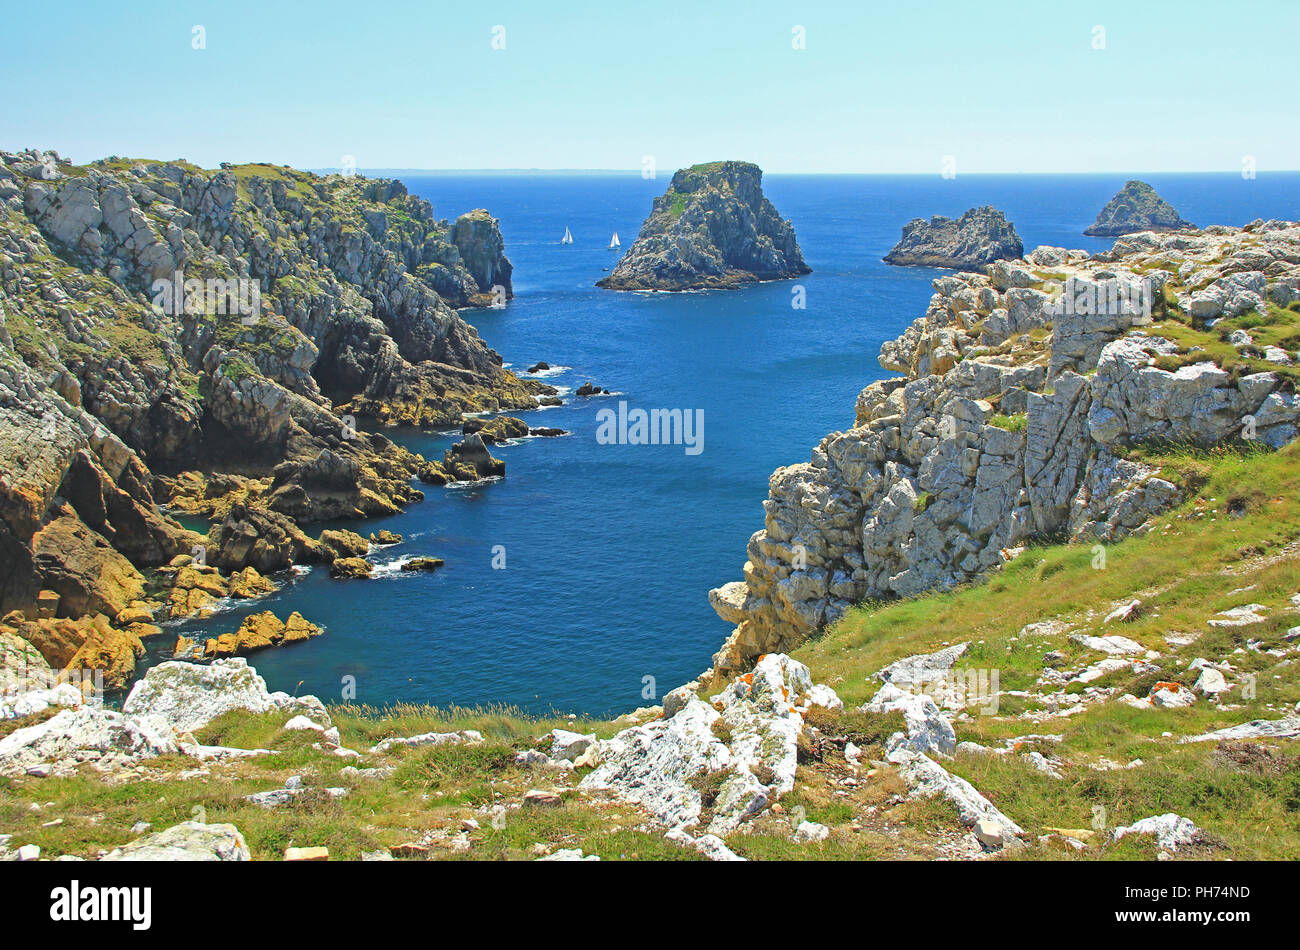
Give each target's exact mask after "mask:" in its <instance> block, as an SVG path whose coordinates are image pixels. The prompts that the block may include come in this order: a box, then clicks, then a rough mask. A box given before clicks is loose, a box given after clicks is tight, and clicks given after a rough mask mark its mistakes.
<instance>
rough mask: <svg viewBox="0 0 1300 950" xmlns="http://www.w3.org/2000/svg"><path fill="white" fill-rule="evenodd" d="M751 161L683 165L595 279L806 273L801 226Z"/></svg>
mask: <svg viewBox="0 0 1300 950" xmlns="http://www.w3.org/2000/svg"><path fill="white" fill-rule="evenodd" d="M762 178H763V172H762V171H761V170H760V169H759V167H758V166H757V165H754V164H752V163H750V162H735V161H731V162H709V163H707V164H703V165H693V166H691V167H690V168H683V169H681V170H680V171H678V172H677V173H676V174H675V175H673V180H672V183H671V184H670V185H669V186H668V190H667V191H666V192H665V193H664V194H662V195H660V196H659V197H658V198H656V199H655V201H654V208H653V210H652V211H651V212H650V216H649V217H648V218H646V220H645V223H644V224H642V225H641V232H640V234H638V235H637V239H636V241H635V243H633V245H632V247H631V248H630V249H629V250H628V252H627V254H625V255H624V256H623V259H622V260H621V261H619V263H618V266H617V267H615V268H614V270H613V271H612V272H611V273H610V275H609V276H608V277H606V278H604V279H603V280H600V281H597V283H596V286H598V287H605V288H607V289H610V290H701V289H709V288H732V287H738V286H741V285H743V284H749V283H754V282H756V281H762V280H777V279H781V278H786V277H797V276H799V275H801V274H807V273H809V271H810V268H809V267H808V265H807V264H805V263H804V259H803V254H802V253H801V252H800V250H799V244H798V242H797V241H796V240H795V235H794V227H793V226H792V225H791V224H790V222H789V221H787V220H785V219H783V218H782V217H781V216H780V215H779V214H778V213H777V210H776V208H774V207H773V206H772V202H770V201H768V199H767V198H765V197H764V196H763V189H762Z"/></svg>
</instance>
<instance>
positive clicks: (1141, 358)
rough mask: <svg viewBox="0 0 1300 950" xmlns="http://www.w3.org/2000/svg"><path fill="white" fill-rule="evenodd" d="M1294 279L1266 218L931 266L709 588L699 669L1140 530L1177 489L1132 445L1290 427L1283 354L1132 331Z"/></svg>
mask: <svg viewBox="0 0 1300 950" xmlns="http://www.w3.org/2000/svg"><path fill="white" fill-rule="evenodd" d="M1164 268H1170V269H1164ZM1225 285H1228V286H1230V287H1236V288H1237V291H1236V292H1237V294H1238V296H1237V297H1235V296H1234V295H1233V293H1232V292H1230V291H1223V290H1222V288H1223V287H1224V286H1225ZM1256 285H1257V291H1258V292H1256V291H1247V290H1243V289H1242V288H1246V287H1254V286H1256ZM1298 287H1300V226H1297V225H1294V224H1288V223H1286V222H1268V223H1265V222H1256V223H1254V224H1252V225H1250V226H1248V227H1247V229H1244V230H1238V229H1233V228H1224V227H1213V228H1207V229H1206V230H1205V231H1203V232H1200V233H1199V234H1198V235H1196V236H1188V235H1183V234H1175V235H1156V234H1141V235H1137V236H1135V237H1133V238H1130V239H1126V240H1120V241H1118V242H1116V244H1115V247H1114V248H1113V249H1112V250H1111V251H1108V252H1105V253H1103V254H1098V255H1093V256H1089V255H1088V254H1087V253H1086V252H1084V251H1066V250H1065V249H1063V248H1049V247H1040V248H1038V249H1037V250H1035V251H1034V252H1033V253H1032V254H1030V255H1029V257H1028V258H1027V259H1026V260H1024V261H1022V262H1016V263H1011V262H998V263H995V264H993V265H992V266H990V267H989V268H988V269H987V275H984V274H959V275H955V276H946V277H940V278H938V279H936V280H935V281H934V291H935V293H934V296H933V297H932V298H931V301H930V305H929V308H928V309H927V311H926V313H925V315H924V316H922V317H920V318H918V319H917V320H915V321H914V322H913V323H912V325H911V326H909V327H908V329H907V330H906V331H905V332H904V333H903V335H902V336H900V337H899V338H898V339H896V340H893V341H891V342H887V343H885V344H884V345H883V346H882V347H881V353H880V363H881V365H882V366H883V367H884V368H885V369H887V370H893V371H895V372H898V373H902V374H904V375H902V376H898V377H894V378H890V379H885V380H881V381H879V382H874V383H872V384H871V385H869V386H867V387H866V388H865V389H864V390H863V391H862V393H861V395H860V396H859V397H858V401H857V413H856V419H855V421H854V424H853V426H852V427H851V428H849V429H848V430H847V431H844V432H835V433H832V434H830V435H828V436H827V437H826V438H825V439H823V440H822V442H821V444H820V445H819V446H818V447H817V448H816V449H815V450H814V451H813V455H812V460H811V462H805V463H802V464H798V465H791V466H788V467H785V468H780V469H777V471H776V472H775V473H774V474H773V475H772V478H771V483H770V493H769V497H768V500H767V501H765V502H764V510H765V513H766V517H765V521H764V528H763V529H762V530H760V531H758V532H756V533H755V534H754V535H753V537H752V538H751V539H750V542H749V546H748V552H747V553H748V557H749V560H748V561H747V562H746V564H745V568H744V580H742V581H736V582H733V583H730V584H727V585H725V586H723V587H721V588H718V589H716V590H713V591H711V592H710V595H709V596H710V600H711V602H712V604H713V606H714V608H715V610H716V611H717V612H718V614H719V615H720V616H721V617H722V618H723V619H724V620H727V621H728V622H730V623H733V624H736V625H737V627H736V630H735V631H733V633H732V635H731V636H730V638H729V639H728V640H727V642H726V644H725V645H724V647H723V649H722V650H721V651H719V653H718V654H717V655H716V656H715V657H714V661H715V670H718V671H723V672H727V671H732V670H736V669H738V668H743V667H744V666H745V665H747V664H749V663H752V662H753V659H754V658H755V657H757V656H759V655H761V654H764V653H773V652H778V651H781V650H784V649H788V648H789V647H790V646H791V645H793V644H797V643H799V642H800V641H801V640H803V639H804V638H805V637H807V636H808V635H810V634H812V633H813V632H814V631H816V630H818V629H819V628H820V627H822V626H824V625H826V624H829V623H832V622H833V621H835V620H836V619H838V618H839V617H840V616H842V615H843V613H844V612H845V611H846V610H847V609H848V608H849V607H850V606H851V605H852V604H854V603H857V602H859V601H862V600H864V599H868V598H893V597H907V596H912V595H915V594H919V593H921V592H923V591H926V590H930V589H932V588H949V587H952V586H955V585H958V584H962V583H966V582H969V581H972V580H974V579H976V578H978V577H979V576H980V575H982V574H983V573H985V572H987V571H989V570H991V569H993V568H996V567H997V566H999V565H1000V564H1002V563H1003V562H1004V561H1005V560H1006V559H1008V558H1010V557H1013V556H1015V553H1016V551H1017V549H1018V548H1020V547H1021V546H1022V545H1024V544H1025V542H1027V541H1028V540H1030V539H1031V538H1038V537H1046V536H1058V535H1061V534H1064V535H1066V536H1068V537H1070V538H1073V539H1080V540H1081V539H1084V538H1095V539H1101V540H1103V541H1108V540H1114V539H1118V538H1122V537H1124V536H1125V535H1127V534H1129V533H1131V532H1133V531H1137V530H1141V529H1142V527H1143V526H1144V525H1145V524H1146V523H1148V521H1149V519H1150V518H1151V517H1152V516H1153V515H1154V514H1155V513H1157V512H1159V511H1162V510H1164V509H1165V508H1167V507H1169V506H1170V505H1172V504H1174V503H1176V502H1177V501H1178V500H1179V492H1178V490H1177V488H1176V487H1175V486H1174V485H1172V484H1171V483H1169V482H1167V481H1165V480H1163V479H1161V478H1158V477H1156V473H1155V472H1154V471H1152V470H1151V469H1149V468H1148V467H1146V466H1144V465H1142V464H1140V463H1138V462H1135V461H1132V460H1130V459H1128V458H1126V457H1125V456H1126V453H1127V451H1128V449H1129V447H1130V446H1133V445H1135V444H1138V443H1142V442H1148V441H1152V440H1174V441H1187V442H1195V443H1199V444H1211V443H1215V442H1219V441H1221V440H1224V439H1227V438H1232V437H1236V436H1238V435H1240V434H1242V433H1243V432H1245V433H1247V437H1254V438H1258V439H1261V440H1262V441H1263V442H1265V443H1267V444H1269V445H1272V446H1279V445H1281V444H1283V443H1285V442H1288V441H1290V440H1292V439H1294V438H1295V437H1296V435H1297V425H1300V400H1298V399H1297V396H1296V393H1295V391H1294V388H1293V385H1292V381H1291V380H1290V378H1289V377H1287V376H1284V375H1282V374H1281V373H1280V372H1278V370H1280V369H1281V368H1282V367H1283V366H1286V365H1289V364H1290V362H1291V361H1292V360H1293V358H1294V354H1288V353H1285V352H1281V355H1280V356H1276V357H1274V358H1273V360H1272V361H1270V358H1269V354H1267V353H1265V354H1264V356H1263V358H1258V357H1251V358H1249V359H1247V358H1246V355H1249V353H1248V348H1239V352H1240V353H1243V354H1246V355H1243V357H1242V360H1243V363H1242V365H1240V366H1236V367H1234V368H1233V370H1232V371H1226V370H1225V369H1224V368H1222V367H1220V366H1219V365H1217V364H1216V363H1215V362H1213V361H1212V360H1210V359H1208V358H1207V354H1206V351H1205V350H1204V348H1201V349H1195V348H1191V347H1186V346H1180V345H1179V344H1178V343H1176V342H1174V341H1172V340H1169V339H1165V338H1162V337H1160V336H1159V335H1158V333H1157V332H1156V331H1152V330H1148V329H1144V328H1146V327H1148V326H1149V325H1150V324H1151V323H1152V322H1153V320H1157V319H1163V318H1166V317H1168V316H1169V315H1170V314H1169V312H1168V311H1167V307H1170V306H1172V307H1175V308H1177V310H1176V315H1178V316H1179V317H1180V320H1181V321H1183V322H1178V323H1177V324H1176V325H1177V326H1178V327H1181V328H1183V329H1184V330H1185V329H1186V327H1187V326H1188V323H1187V321H1189V320H1190V321H1191V322H1192V323H1196V322H1197V320H1198V319H1199V318H1193V317H1190V316H1189V315H1190V314H1191V313H1192V312H1193V311H1194V309H1195V308H1196V307H1197V306H1198V303H1199V305H1200V306H1201V307H1202V308H1204V309H1205V312H1207V313H1210V312H1213V313H1215V314H1217V315H1222V313H1223V312H1225V311H1224V309H1223V308H1224V307H1225V306H1236V303H1233V301H1236V302H1240V301H1239V300H1238V297H1239V296H1240V295H1242V294H1247V293H1249V294H1250V296H1248V297H1241V300H1244V301H1246V302H1249V303H1251V304H1252V305H1258V306H1259V307H1261V308H1263V307H1267V306H1276V307H1285V306H1286V305H1287V304H1289V303H1291V302H1292V301H1294V300H1295V299H1296V297H1297V292H1298V291H1297V288H1298ZM1211 289H1219V290H1220V291H1221V292H1219V293H1217V294H1212V293H1211ZM1049 291H1050V292H1049ZM1210 298H1213V299H1212V300H1211V299H1210ZM1207 301H1208V302H1207ZM1243 305H1244V304H1243ZM1216 307H1217V308H1218V309H1217V310H1215V308H1216ZM1211 339H1212V338H1211Z"/></svg>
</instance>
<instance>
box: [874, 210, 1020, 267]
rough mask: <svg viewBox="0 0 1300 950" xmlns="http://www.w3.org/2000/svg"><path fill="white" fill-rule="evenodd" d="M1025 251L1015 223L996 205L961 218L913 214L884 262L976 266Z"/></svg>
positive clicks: (908, 265)
mask: <svg viewBox="0 0 1300 950" xmlns="http://www.w3.org/2000/svg"><path fill="white" fill-rule="evenodd" d="M1024 252H1025V246H1024V244H1022V243H1021V241H1020V235H1018V234H1016V228H1015V225H1013V224H1012V223H1011V222H1010V221H1008V220H1007V216H1006V215H1005V214H1003V213H1002V212H1001V211H999V210H997V209H996V208H994V207H992V206H990V205H985V206H984V207H982V208H971V209H970V210H969V211H967V212H966V213H965V214H963V215H962V216H961V217H960V218H957V219H955V220H954V219H952V218H945V217H943V216H942V215H935V216H934V217H932V218H931V219H930V220H929V221H926V220H925V219H924V218H913V219H912V220H911V221H909V222H908V223H907V224H905V225H903V237H902V239H901V240H900V241H899V242H898V243H897V244H895V245H894V247H893V249H892V250H891V251H890V252H889V253H888V254H886V255H885V258H884V260H885V263H887V264H896V265H899V266H904V267H942V268H945V269H949V270H979V269H980V268H982V267H984V266H985V265H987V264H992V263H993V262H994V261H1000V260H1014V259H1016V258H1018V257H1020V255H1022V254H1023V253H1024Z"/></svg>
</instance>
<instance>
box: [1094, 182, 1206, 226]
mask: <svg viewBox="0 0 1300 950" xmlns="http://www.w3.org/2000/svg"><path fill="white" fill-rule="evenodd" d="M1195 227H1196V225H1194V224H1192V222H1190V221H1184V220H1183V219H1182V218H1181V217H1180V216H1179V214H1178V212H1177V211H1175V210H1174V208H1173V206H1172V205H1170V204H1169V202H1167V201H1165V199H1163V198H1161V197H1160V196H1159V195H1158V194H1156V190H1155V189H1154V188H1152V187H1151V186H1150V185H1148V184H1147V183H1146V182H1144V181H1137V180H1136V179H1135V180H1133V181H1130V182H1128V183H1127V184H1125V185H1124V187H1123V188H1121V189H1120V190H1119V191H1118V192H1116V193H1115V197H1113V198H1111V199H1110V201H1108V202H1106V207H1104V208H1102V209H1101V211H1100V212H1098V214H1097V220H1096V221H1095V222H1094V223H1093V224H1092V225H1091V226H1090V227H1089V228H1088V229H1087V230H1085V231H1084V232H1083V233H1084V234H1087V235H1089V236H1090V237H1118V236H1119V235H1121V234H1136V233H1137V232H1139V231H1187V230H1192V229H1194V228H1195Z"/></svg>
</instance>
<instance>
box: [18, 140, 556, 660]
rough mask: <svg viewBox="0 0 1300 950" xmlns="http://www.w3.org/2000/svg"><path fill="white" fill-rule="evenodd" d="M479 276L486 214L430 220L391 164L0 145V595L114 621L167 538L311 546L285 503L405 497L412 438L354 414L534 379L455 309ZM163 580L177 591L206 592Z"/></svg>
mask: <svg viewBox="0 0 1300 950" xmlns="http://www.w3.org/2000/svg"><path fill="white" fill-rule="evenodd" d="M497 285H504V287H505V290H506V293H507V295H508V293H509V285H510V265H509V261H508V260H507V259H506V258H505V256H504V241H503V239H502V237H501V232H500V229H499V227H498V226H497V223H496V221H495V220H494V219H492V218H491V216H490V215H488V214H487V213H486V212H483V211H481V210H480V211H474V212H470V213H469V214H467V215H464V216H462V218H461V219H460V220H459V221H457V222H456V224H455V225H449V224H448V223H447V222H446V221H440V220H438V219H435V218H434V216H433V213H432V209H431V208H430V207H429V205H428V203H427V202H425V201H423V200H421V199H418V198H415V197H413V196H411V195H408V194H407V192H406V189H405V187H404V186H403V185H402V184H401V183H400V182H395V181H386V180H374V181H372V180H367V179H364V178H360V177H355V178H348V177H344V176H328V177H324V178H322V177H319V176H316V175H312V174H309V173H305V172H297V171H294V170H292V169H287V168H283V167H278V166H269V165H254V166H241V167H238V168H233V167H223V168H221V169H218V170H215V171H204V170H202V169H199V168H197V167H195V166H193V165H191V164H189V163H186V162H170V163H168V162H154V161H129V160H120V159H111V160H105V161H101V162H95V163H92V164H90V165H86V166H73V165H71V164H69V163H68V162H66V161H64V160H63V159H61V158H60V157H59V156H58V155H57V154H55V153H53V152H44V153H38V152H24V153H19V154H14V153H9V152H0V615H3V614H5V613H8V612H9V611H11V610H15V609H17V610H23V611H25V612H27V613H28V614H29V615H30V616H31V617H33V618H34V617H35V616H36V613H37V611H38V609H39V608H38V605H37V603H36V599H37V596H38V594H39V592H40V591H42V590H51V591H53V592H54V593H55V594H56V595H57V600H58V612H59V615H60V617H70V618H74V619H75V618H79V617H83V616H94V615H96V614H103V615H105V616H107V617H108V618H109V620H110V623H111V624H113V625H114V629H115V630H117V631H119V633H120V634H122V636H119V637H118V639H122V638H123V636H125V634H126V633H128V632H129V629H128V626H127V625H125V624H119V623H118V621H117V618H118V616H119V615H121V614H122V613H123V612H124V611H126V610H128V609H129V608H131V607H132V605H134V604H137V603H138V602H139V601H140V600H141V599H142V597H143V584H144V578H143V572H145V571H148V570H149V569H153V568H161V567H162V566H164V565H167V564H169V562H171V561H172V560H174V559H175V558H176V557H177V556H180V555H189V554H194V553H195V552H196V550H200V549H205V550H206V553H207V554H208V555H209V556H210V560H211V563H212V564H213V566H215V567H218V568H220V569H221V570H223V571H226V572H235V571H242V570H245V569H247V568H250V567H251V568H254V569H255V570H256V571H257V572H258V573H259V574H264V573H270V572H273V571H277V570H281V569H283V568H285V567H288V566H290V565H291V564H294V563H301V562H303V561H317V560H328V558H327V557H326V556H325V554H324V553H323V552H321V551H320V550H319V548H318V546H317V545H316V544H315V542H313V541H312V540H311V539H310V538H307V537H306V536H305V535H304V534H303V532H302V531H301V530H300V529H299V528H298V527H297V523H299V522H310V521H319V520H325V519H334V518H356V517H368V516H375V515H391V514H395V513H397V512H398V511H400V510H401V509H402V508H403V507H404V506H406V505H408V504H412V503H415V502H418V501H420V500H421V499H422V498H423V497H424V496H423V493H422V492H421V491H420V490H419V489H416V488H414V487H412V484H411V482H412V480H413V479H414V477H415V476H416V474H417V473H418V472H419V471H420V470H421V467H422V465H423V463H424V460H423V459H421V458H420V457H419V456H417V455H414V454H412V453H410V452H408V451H406V450H404V449H402V448H400V447H398V446H397V445H395V444H394V443H392V442H391V441H390V440H388V439H387V438H385V437H384V436H382V435H379V434H376V433H372V432H367V431H365V428H364V426H361V425H360V424H359V420H363V419H366V418H370V419H373V420H375V421H377V422H379V423H381V424H390V423H391V424H408V425H426V424H434V425H451V424H456V423H459V422H460V420H461V418H462V415H463V414H464V413H465V412H484V411H494V412H495V411H501V410H504V409H531V408H534V407H536V405H537V404H538V403H537V397H538V396H539V395H541V396H547V397H548V398H549V397H551V396H553V395H554V392H555V391H554V389H553V388H552V387H549V386H547V385H545V384H544V383H541V382H539V381H537V380H522V379H520V378H518V377H516V376H515V375H514V374H512V373H510V372H508V371H507V370H505V369H504V368H503V367H502V365H501V358H500V356H499V355H498V354H496V353H495V352H493V351H492V350H491V349H489V348H488V347H487V346H486V345H485V344H484V343H483V341H482V340H481V339H480V338H479V336H478V334H477V332H476V331H475V330H474V329H473V328H472V327H471V326H470V325H469V324H468V323H466V322H465V321H463V320H462V319H461V318H460V317H459V316H458V315H457V314H456V312H455V310H454V309H453V308H454V307H458V306H468V305H472V304H479V303H482V302H483V299H484V294H485V293H488V292H490V291H491V289H492V287H493V286H497ZM214 470H219V471H220V472H221V474H219V475H218V474H213V472H214ZM204 472H207V473H208V474H203V473H204ZM155 492H156V493H157V497H155ZM172 502H174V503H175V505H174V507H175V510H176V511H177V512H178V513H180V512H184V513H189V514H196V515H203V516H206V517H209V518H211V519H212V520H213V521H214V522H215V523H216V527H215V528H214V529H213V531H212V532H211V534H210V536H209V537H208V538H203V537H202V536H201V535H198V534H196V533H194V532H192V531H188V530H186V529H184V528H183V527H181V525H179V524H178V523H177V522H175V521H173V520H171V519H169V518H168V517H167V516H166V515H164V514H163V513H162V512H161V510H160V506H161V505H168V504H169V503H172ZM245 581H248V578H247V577H245V578H244V580H241V581H239V582H238V584H237V585H236V586H237V589H238V590H240V591H242V592H244V593H246V594H254V595H256V594H258V593H264V592H265V587H264V586H261V585H258V584H256V583H253V582H249V583H245ZM182 589H183V590H186V591H190V592H191V593H188V594H186V595H185V597H184V599H183V602H182V599H181V598H180V597H179V595H176V596H173V597H172V598H171V599H172V602H173V605H174V606H175V607H176V609H177V615H193V614H196V613H199V612H201V611H202V610H204V609H205V607H206V605H207V604H208V603H209V602H210V601H211V600H212V599H214V598H215V597H217V596H220V595H219V594H217V593H215V592H213V591H211V590H206V589H200V588H196V587H187V588H182ZM235 590H236V587H232V588H231V593H232V594H235V596H239V595H238V594H236V593H235ZM194 591H198V593H194ZM137 642H138V641H137ZM105 655H106V656H107V655H108V654H105ZM123 655H124V654H122V652H121V651H120V650H118V651H114V652H112V655H111V656H110V657H109V659H108V660H107V661H106V662H109V663H110V664H113V665H114V666H121V663H119V660H120V659H121V658H122V656H123ZM87 658H88V659H89V655H87Z"/></svg>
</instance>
